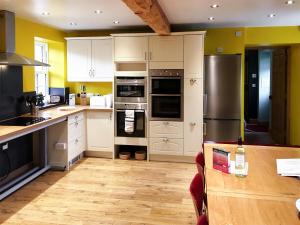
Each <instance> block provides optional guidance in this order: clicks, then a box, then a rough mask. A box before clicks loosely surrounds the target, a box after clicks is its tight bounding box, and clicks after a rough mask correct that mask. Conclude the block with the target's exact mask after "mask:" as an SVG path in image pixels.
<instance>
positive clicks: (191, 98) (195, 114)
mask: <svg viewBox="0 0 300 225" xmlns="http://www.w3.org/2000/svg"><path fill="white" fill-rule="evenodd" d="M203 45H204V40H203V35H184V155H185V156H195V155H196V154H197V152H199V151H200V150H201V145H202V142H203V59H204V46H203Z"/></svg>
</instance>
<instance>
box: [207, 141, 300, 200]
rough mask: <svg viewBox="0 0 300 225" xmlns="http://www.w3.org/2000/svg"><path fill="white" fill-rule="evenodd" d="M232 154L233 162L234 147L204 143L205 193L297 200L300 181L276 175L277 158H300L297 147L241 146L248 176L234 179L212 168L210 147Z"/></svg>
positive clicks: (232, 176) (299, 149)
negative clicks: (292, 198) (222, 149)
mask: <svg viewBox="0 0 300 225" xmlns="http://www.w3.org/2000/svg"><path fill="white" fill-rule="evenodd" d="M213 147H221V148H225V149H226V150H228V151H231V153H232V154H231V160H234V151H235V149H236V147H237V146H236V145H224V144H205V166H206V170H205V172H206V183H207V190H211V191H223V192H235V193H243V194H255V195H271V196H289V197H299V198H300V180H299V179H297V178H294V177H282V176H280V175H277V168H276V159H279V158H281V159H283V158H300V148H287V147H284V148H283V147H273V146H272V147H270V146H253V145H252V146H250V145H248V146H244V148H245V150H246V161H247V162H248V163H249V169H248V176H247V177H245V178H237V177H235V176H234V175H232V174H225V173H222V172H220V171H218V170H215V169H213V168H212V148H213Z"/></svg>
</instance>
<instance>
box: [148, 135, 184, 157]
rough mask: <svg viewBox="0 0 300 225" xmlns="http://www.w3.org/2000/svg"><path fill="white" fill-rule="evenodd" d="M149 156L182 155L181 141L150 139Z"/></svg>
mask: <svg viewBox="0 0 300 225" xmlns="http://www.w3.org/2000/svg"><path fill="white" fill-rule="evenodd" d="M149 147H150V154H158V155H183V139H182V138H181V139H178V138H167V137H165V138H150V140H149Z"/></svg>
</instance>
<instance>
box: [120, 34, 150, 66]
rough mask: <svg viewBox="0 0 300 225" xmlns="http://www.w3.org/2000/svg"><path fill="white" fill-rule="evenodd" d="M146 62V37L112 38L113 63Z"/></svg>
mask: <svg viewBox="0 0 300 225" xmlns="http://www.w3.org/2000/svg"><path fill="white" fill-rule="evenodd" d="M147 60H148V37H147V36H144V37H143V36H139V37H134V36H128V37H126V36H118V37H114V61H115V62H122V61H125V62H144V61H147Z"/></svg>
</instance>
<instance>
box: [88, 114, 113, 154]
mask: <svg viewBox="0 0 300 225" xmlns="http://www.w3.org/2000/svg"><path fill="white" fill-rule="evenodd" d="M113 130H114V123H113V112H99V111H88V112H87V150H88V151H100V152H111V155H112V154H113V148H114V131H113Z"/></svg>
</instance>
